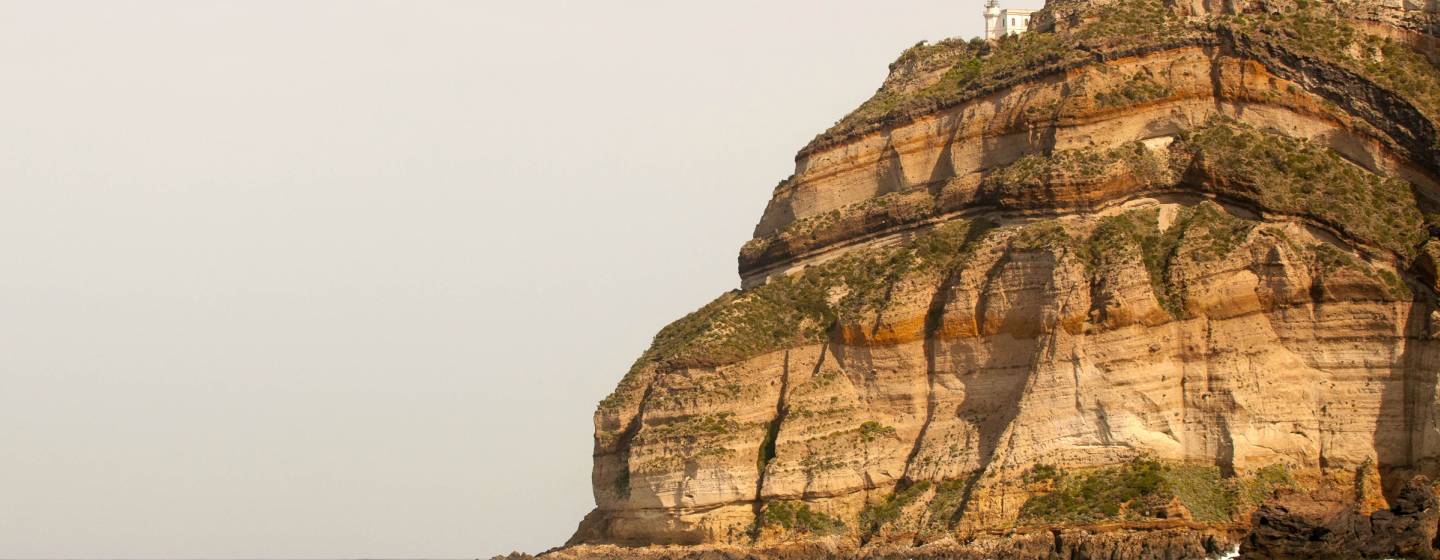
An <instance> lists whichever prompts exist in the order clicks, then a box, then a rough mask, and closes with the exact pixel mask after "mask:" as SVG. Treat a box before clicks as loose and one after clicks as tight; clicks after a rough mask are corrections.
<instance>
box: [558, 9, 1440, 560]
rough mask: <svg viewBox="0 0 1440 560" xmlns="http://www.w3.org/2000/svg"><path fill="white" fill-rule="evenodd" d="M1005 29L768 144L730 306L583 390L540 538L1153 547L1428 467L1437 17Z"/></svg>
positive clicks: (1229, 534)
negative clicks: (1112, 533) (614, 377)
mask: <svg viewBox="0 0 1440 560" xmlns="http://www.w3.org/2000/svg"><path fill="white" fill-rule="evenodd" d="M1038 21H1039V22H1041V29H1042V31H1040V32H1036V33H1031V34H1029V35H1026V36H1024V37H1020V38H1011V39H1006V40H1004V41H1001V42H999V43H994V44H988V45H987V44H982V43H979V42H961V41H946V42H942V43H940V44H937V45H921V46H917V47H915V48H913V49H911V50H910V51H907V52H906V53H905V54H904V55H903V56H902V57H901V58H900V60H898V61H897V62H896V63H895V64H894V65H893V66H892V68H891V69H892V73H891V76H890V78H889V79H887V81H886V82H885V84H884V85H883V87H882V88H881V90H880V91H879V92H877V94H876V96H875V98H874V99H872V100H871V101H869V102H867V103H866V104H865V105H864V106H862V107H861V108H859V109H857V110H856V111H855V113H852V114H851V115H849V116H847V117H846V118H845V119H843V120H841V121H840V122H839V123H838V124H837V125H836V126H835V127H834V128H833V129H831V130H830V131H827V132H826V133H825V134H822V135H821V136H819V137H817V138H816V140H815V141H814V142H813V143H812V144H811V145H810V146H808V147H806V148H805V149H804V150H803V151H802V152H801V154H800V156H799V157H798V158H797V170H796V173H795V175H794V176H793V177H791V178H789V179H787V180H786V181H784V182H782V183H781V184H780V185H779V186H778V187H777V188H776V190H775V193H774V197H773V198H772V199H771V201H770V204H769V206H768V208H767V209H766V211H765V214H764V216H762V218H761V220H760V223H759V225H758V226H757V227H756V231H755V239H754V240H752V241H751V242H750V243H748V244H746V246H745V247H744V248H743V249H742V251H741V256H740V273H741V276H742V279H743V287H744V288H743V289H742V290H739V291H735V292H731V293H728V294H725V295H723V296H721V297H720V298H719V299H717V300H716V301H714V302H712V303H711V304H709V305H707V306H706V307H704V308H702V309H700V310H699V311H697V312H695V313H694V314H692V315H690V316H688V317H685V318H683V319H681V320H679V321H677V322H676V323H674V324H673V325H671V326H669V327H667V328H666V329H664V330H663V331H662V332H661V333H660V334H659V335H657V336H656V339H655V342H654V345H653V346H652V347H651V348H650V349H649V350H647V351H646V352H645V354H644V355H643V356H642V357H641V358H640V359H639V360H638V361H637V362H636V364H635V367H634V368H633V369H632V370H631V371H630V372H629V373H628V374H626V375H625V377H624V379H623V380H622V381H621V382H620V385H619V387H618V388H617V389H616V391H615V392H614V394H612V395H611V396H610V397H609V398H607V399H606V400H605V401H604V402H603V403H601V405H600V407H599V410H598V411H597V413H596V444H595V467H594V488H595V496H596V501H597V505H598V507H597V509H596V510H595V511H594V512H593V513H592V514H591V515H590V516H588V517H587V518H586V520H585V521H584V522H583V523H582V525H581V527H580V530H579V531H578V532H577V534H576V536H575V538H574V539H573V540H572V544H574V545H617V544H618V545H671V544H674V545H707V546H727V545H728V546H739V547H765V546H796V545H797V543H825V546H831V547H834V546H841V547H852V548H858V547H862V546H863V547H865V548H864V549H865V550H872V551H884V550H904V551H908V552H904V553H903V554H906V555H910V554H913V553H914V551H917V550H922V549H923V547H925V546H930V547H937V546H938V547H949V548H946V550H952V551H953V550H958V549H955V547H964V546H972V545H973V546H980V544H977V543H984V542H991V541H993V540H994V539H995V536H996V535H1002V534H1006V532H1014V531H1019V532H1020V534H1029V533H1027V532H1033V531H1037V530H1038V531H1042V534H1041V535H1040V536H1038V537H1036V538H1037V539H1038V540H1037V542H1039V541H1043V542H1042V543H1041V544H1036V545H1035V546H1037V547H1043V545H1053V546H1055V547H1059V546H1061V543H1062V541H1063V540H1064V539H1062V538H1061V536H1062V532H1064V531H1075V530H1079V529H1083V530H1084V531H1088V532H1086V533H1085V534H1086V535H1090V536H1089V537H1084V538H1080V537H1078V536H1072V538H1070V540H1069V541H1067V542H1069V543H1070V544H1071V545H1072V546H1082V545H1081V544H1077V543H1082V542H1091V541H1086V540H1085V539H1087V538H1088V539H1092V540H1093V539H1100V540H1099V541H1095V542H1101V541H1104V539H1108V538H1111V537H1102V536H1096V535H1100V534H1104V533H1105V531H1106V530H1109V529H1116V528H1119V529H1123V530H1124V531H1128V532H1130V533H1136V532H1140V533H1145V532H1149V533H1147V534H1152V536H1153V534H1166V535H1169V534H1171V532H1175V531H1179V534H1183V535H1188V536H1180V537H1175V540H1173V542H1172V541H1166V542H1172V544H1174V546H1175V547H1176V548H1174V550H1175V551H1176V552H1175V553H1174V554H1170V555H1169V556H1166V555H1164V554H1160V555H1157V556H1154V557H1187V555H1194V554H1204V553H1206V551H1207V550H1209V549H1212V548H1216V547H1219V546H1221V545H1222V544H1223V543H1225V542H1230V541H1232V540H1233V539H1234V538H1235V537H1236V536H1237V535H1238V534H1239V533H1240V532H1243V531H1244V528H1245V525H1246V523H1247V522H1248V520H1249V519H1250V512H1251V511H1253V510H1255V508H1257V507H1258V506H1260V504H1261V503H1262V502H1264V501H1265V500H1266V499H1267V498H1268V496H1269V494H1270V492H1272V491H1273V490H1275V489H1278V488H1290V489H1291V491H1292V492H1293V491H1297V489H1298V490H1299V491H1320V490H1324V491H1325V492H1328V493H1329V494H1327V495H1330V496H1333V495H1336V494H1335V493H1336V492H1340V493H1342V494H1343V495H1344V496H1346V498H1345V499H1347V500H1351V501H1352V502H1353V503H1354V504H1355V506H1356V511H1359V512H1361V513H1363V514H1365V515H1369V514H1370V512H1373V511H1375V510H1377V509H1380V508H1383V507H1385V506H1386V505H1387V501H1386V497H1387V496H1389V497H1391V498H1394V496H1396V495H1397V494H1398V493H1399V492H1400V490H1401V488H1402V487H1403V486H1404V485H1405V484H1406V483H1407V482H1408V481H1410V479H1411V477H1413V476H1415V475H1428V476H1430V477H1431V478H1435V477H1436V475H1437V474H1440V418H1437V415H1436V410H1437V409H1436V405H1437V399H1440V386H1437V372H1440V344H1437V338H1440V313H1437V311H1436V309H1437V305H1436V278H1435V276H1436V269H1437V263H1440V243H1435V242H1432V241H1431V239H1432V227H1431V225H1430V224H1432V223H1434V220H1433V219H1431V218H1430V216H1431V215H1432V213H1433V212H1435V211H1436V209H1437V208H1440V207H1437V205H1436V202H1437V195H1440V191H1437V184H1436V178H1437V176H1440V150H1437V144H1440V134H1437V128H1436V121H1435V117H1436V116H1440V70H1437V67H1436V66H1435V64H1434V63H1432V62H1431V60H1430V59H1429V58H1428V56H1430V54H1431V53H1430V51H1431V48H1432V45H1433V44H1434V41H1435V40H1436V29H1437V27H1436V21H1437V14H1436V7H1435V6H1434V5H1433V4H1432V3H1415V2H1408V1H1407V2H1400V1H1395V2H1360V1H1355V2H1346V3H1339V4H1331V3H1322V2H1315V1H1310V2H1272V1H1256V2H1244V1H1239V0H1232V1H1227V2H1210V1H1208V0H1203V1H1202V0H1194V1H1174V2H1164V3H1162V2H1160V1H1159V0H1111V1H1109V2H1083V1H1074V0H1069V1H1052V2H1051V4H1050V5H1049V6H1048V7H1047V9H1046V12H1044V13H1042V14H1041V15H1040V16H1039V19H1038ZM1106 528H1108V529H1106ZM1044 531H1054V533H1053V535H1051V534H1050V533H1045V532H1044ZM987 538H988V539H991V541H986V540H985V539H987ZM1114 538H1115V539H1119V538H1121V537H1114ZM1021 541H1024V539H1019V540H1016V539H1009V540H1006V541H1005V542H1011V543H1019V542H1021ZM996 542H998V541H996ZM1105 542H1109V541H1105ZM1115 542H1119V541H1115ZM784 543H789V544H784ZM967 543H968V544H967ZM1112 544H1113V543H1112ZM997 546H998V545H997ZM1007 546H1009V545H1007ZM1014 546H1020V545H1019V544H1015V545H1014ZM1084 546H1090V545H1084ZM1095 546H1100V545H1095ZM1107 546H1108V545H1107ZM1114 546H1121V547H1122V548H1123V546H1127V545H1123V544H1115V545H1114ZM886 547H890V548H886ZM894 547H900V548H899V549H896V548H894ZM913 547H921V548H913ZM582 549H583V547H582ZM582 549H576V550H582ZM973 550H980V549H973ZM1037 550H1039V549H1038V548H1037ZM1055 550H1058V549H1055ZM1077 550H1078V549H1077ZM1096 550H1101V549H1096ZM1104 550H1110V549H1104ZM1117 550H1118V549H1117ZM1157 550H1158V549H1157ZM1212 552H1213V551H1212ZM572 553H573V552H572ZM877 554H880V553H879V552H877ZM955 554H959V553H958V552H957V553H953V554H951V555H950V556H955ZM976 554H981V552H976ZM1157 554H1158V553H1157ZM876 557H880V556H876Z"/></svg>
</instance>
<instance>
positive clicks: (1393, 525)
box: [1240, 477, 1440, 559]
mask: <svg viewBox="0 0 1440 560" xmlns="http://www.w3.org/2000/svg"><path fill="white" fill-rule="evenodd" d="M1437 506H1440V502H1437V501H1436V498H1435V489H1434V487H1433V486H1432V485H1431V484H1430V480H1429V479H1427V478H1425V477H1417V478H1416V479H1414V480H1412V481H1410V483H1408V484H1406V485H1405V487H1404V488H1403V489H1402V490H1401V491H1400V493H1399V495H1397V496H1396V497H1395V500H1394V505H1393V506H1392V507H1391V509H1388V510H1379V511H1376V512H1374V513H1372V514H1369V515H1365V514H1364V513H1363V512H1362V511H1361V510H1360V508H1359V507H1358V506H1357V505H1356V504H1355V503H1353V502H1351V501H1349V500H1347V499H1345V498H1344V497H1339V496H1335V495H1333V494H1328V493H1325V492H1318V493H1314V494H1301V493H1298V492H1293V491H1292V492H1290V493H1288V494H1286V495H1284V496H1281V497H1278V498H1277V499H1275V500H1274V501H1273V502H1271V503H1267V504H1265V505H1264V506H1262V507H1261V508H1260V509H1259V510H1257V511H1256V512H1255V514H1254V523H1253V527H1254V529H1253V530H1252V531H1251V533H1250V535H1249V536H1247V537H1246V539H1245V543H1244V546H1242V547H1241V549H1240V555H1241V558H1243V559H1251V558H1254V559H1267V558H1333V559H1360V558H1414V559H1429V558H1435V557H1436V555H1437V551H1436V547H1435V544H1436V543H1435V534H1436V528H1437V523H1440V507H1437Z"/></svg>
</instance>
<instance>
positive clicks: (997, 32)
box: [985, 0, 1035, 41]
mask: <svg viewBox="0 0 1440 560" xmlns="http://www.w3.org/2000/svg"><path fill="white" fill-rule="evenodd" d="M1033 13H1035V10H1022V9H1019V8H1001V7H1000V5H999V4H997V3H996V0H990V1H989V2H987V3H986V4H985V40H986V41H994V40H996V39H999V38H1001V37H1004V36H1006V35H1019V34H1021V33H1024V32H1026V31H1029V30H1030V14H1033Z"/></svg>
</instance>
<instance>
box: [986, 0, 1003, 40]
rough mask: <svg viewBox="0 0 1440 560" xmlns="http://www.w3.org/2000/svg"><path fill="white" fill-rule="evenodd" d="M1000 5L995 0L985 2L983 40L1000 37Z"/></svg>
mask: <svg viewBox="0 0 1440 560" xmlns="http://www.w3.org/2000/svg"><path fill="white" fill-rule="evenodd" d="M999 26H1000V5H999V4H997V3H996V2H995V0H990V1H989V2H986V3H985V40H986V41H994V40H995V39H996V38H998V37H1000V27H999Z"/></svg>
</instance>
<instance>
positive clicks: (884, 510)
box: [860, 480, 931, 534]
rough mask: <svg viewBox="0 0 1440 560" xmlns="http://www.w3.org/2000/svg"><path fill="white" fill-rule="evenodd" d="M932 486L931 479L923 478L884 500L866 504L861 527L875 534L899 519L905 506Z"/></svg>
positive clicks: (861, 517) (861, 513)
mask: <svg viewBox="0 0 1440 560" xmlns="http://www.w3.org/2000/svg"><path fill="white" fill-rule="evenodd" d="M930 486H931V483H930V481H927V480H922V481H920V482H916V483H914V484H911V485H909V486H906V487H904V488H901V489H897V490H896V491H895V492H893V493H891V494H890V496H888V497H886V498H885V499H884V500H881V501H879V502H875V503H872V504H870V505H868V506H865V509H863V510H861V511H860V529H861V530H863V531H865V532H866V533H869V534H874V533H875V532H876V531H879V530H880V528H881V527H884V526H885V525H888V524H890V523H892V522H894V521H895V520H896V519H899V518H900V513H901V512H903V511H904V510H905V507H906V506H909V505H910V504H912V503H915V500H916V499H918V498H920V496H922V495H924V494H925V493H926V492H929V491H930Z"/></svg>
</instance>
